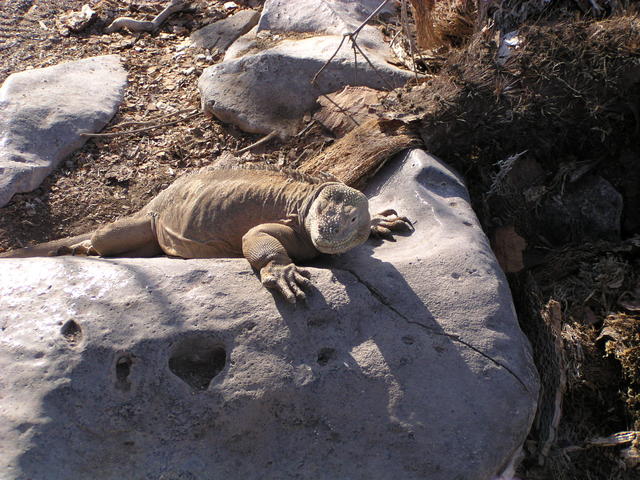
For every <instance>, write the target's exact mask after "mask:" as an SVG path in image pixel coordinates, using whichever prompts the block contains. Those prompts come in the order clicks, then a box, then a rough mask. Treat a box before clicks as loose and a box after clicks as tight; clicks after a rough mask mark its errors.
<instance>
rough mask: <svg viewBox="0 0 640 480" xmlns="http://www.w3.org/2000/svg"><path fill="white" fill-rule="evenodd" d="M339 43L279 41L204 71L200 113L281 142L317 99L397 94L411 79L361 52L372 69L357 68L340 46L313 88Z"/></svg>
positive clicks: (361, 63)
mask: <svg viewBox="0 0 640 480" xmlns="http://www.w3.org/2000/svg"><path fill="white" fill-rule="evenodd" d="M341 40H342V37H338V36H321V37H311V38H305V39H302V40H283V41H281V42H280V43H278V44H277V45H275V46H273V47H271V48H268V49H266V50H262V51H258V52H256V53H253V54H249V55H245V56H242V57H240V58H236V59H233V60H225V61H224V62H222V63H219V64H217V65H213V66H211V67H208V68H206V69H205V70H204V71H203V73H202V76H201V77H200V79H199V81H198V88H199V90H200V95H201V102H202V108H203V110H204V111H206V112H210V113H212V114H213V115H215V116H216V117H218V118H219V119H220V120H222V121H223V122H229V123H233V124H235V125H237V126H239V127H240V128H241V129H242V130H245V131H247V132H252V133H270V132H272V131H274V130H275V131H277V132H278V133H279V134H280V135H281V136H282V137H286V136H288V135H293V134H295V133H297V131H298V128H299V126H300V125H299V122H300V120H301V118H302V117H303V115H304V114H305V113H306V112H308V111H309V110H311V109H312V108H313V107H314V106H315V105H316V98H317V97H318V95H320V94H324V93H330V92H334V91H336V90H339V89H341V88H342V87H344V86H345V85H354V86H358V85H364V86H367V87H371V88H375V89H388V88H396V87H399V86H401V85H403V84H404V83H405V82H406V81H407V80H409V79H410V78H412V75H413V74H412V73H411V72H409V71H406V70H401V69H399V68H397V67H394V66H392V65H390V64H389V63H387V62H386V60H385V57H384V52H383V51H381V50H379V49H370V48H367V47H365V46H362V48H363V49H364V50H365V52H366V54H367V56H368V57H369V59H370V60H371V63H372V64H373V67H372V66H371V65H369V64H368V63H367V62H366V61H365V60H364V59H363V58H362V56H360V57H359V59H358V62H357V66H356V63H355V62H354V58H353V52H352V51H351V49H350V48H349V47H348V45H345V46H343V48H341V49H340V51H339V52H338V54H337V55H336V56H335V58H334V59H333V61H332V62H331V63H329V64H328V66H327V67H326V68H325V70H324V71H323V72H322V73H321V74H320V75H319V77H318V79H317V86H314V85H312V84H311V80H312V79H313V77H314V75H315V74H316V73H317V72H318V71H319V70H320V69H321V68H322V66H323V65H324V64H325V63H326V62H327V60H329V58H330V57H331V55H332V54H333V52H334V51H335V50H336V48H337V47H338V45H339V44H340V41H341ZM374 67H375V68H374Z"/></svg>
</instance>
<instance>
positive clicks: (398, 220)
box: [371, 208, 414, 240]
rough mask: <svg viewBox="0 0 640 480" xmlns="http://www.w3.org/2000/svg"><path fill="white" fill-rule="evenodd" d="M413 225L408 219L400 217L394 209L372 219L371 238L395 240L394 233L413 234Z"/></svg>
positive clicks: (378, 214)
mask: <svg viewBox="0 0 640 480" xmlns="http://www.w3.org/2000/svg"><path fill="white" fill-rule="evenodd" d="M413 230H414V228H413V223H412V222H411V220H409V219H408V218H407V217H400V216H398V212H396V211H395V210H393V209H392V208H390V209H388V210H384V211H382V212H380V213H377V214H375V215H374V216H373V218H371V236H372V237H377V238H379V237H383V238H386V239H388V240H393V234H392V232H411V231H413Z"/></svg>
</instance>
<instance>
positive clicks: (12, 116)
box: [0, 55, 127, 207]
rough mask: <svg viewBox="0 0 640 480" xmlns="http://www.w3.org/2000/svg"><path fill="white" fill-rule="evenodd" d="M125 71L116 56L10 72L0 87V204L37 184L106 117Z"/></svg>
mask: <svg viewBox="0 0 640 480" xmlns="http://www.w3.org/2000/svg"><path fill="white" fill-rule="evenodd" d="M126 83H127V74H126V72H125V70H124V68H123V67H122V65H121V62H120V58H119V57H118V56H117V55H105V56H100V57H92V58H86V59H83V60H77V61H74V62H68V63H61V64H59V65H54V66H52V67H47V68H40V69H37V70H28V71H25V72H21V73H14V74H12V75H10V76H9V77H8V78H7V79H6V80H5V82H4V83H3V85H2V88H0V207H1V206H4V205H6V204H7V203H8V202H9V200H10V199H11V197H12V196H13V195H14V194H15V193H18V192H29V191H31V190H34V189H35V188H37V187H38V186H39V185H40V183H41V182H42V180H43V179H44V178H45V177H46V176H47V175H48V174H49V173H50V172H51V171H53V169H55V168H56V166H57V165H58V164H59V163H60V161H61V160H62V159H63V158H65V157H66V156H67V155H69V154H70V153H72V152H73V151H74V150H76V149H78V148H80V147H81V146H82V145H83V144H84V143H85V142H86V141H87V137H82V136H80V133H81V132H97V131H99V130H101V129H102V128H104V126H105V125H106V124H107V123H108V122H109V120H111V118H112V117H113V115H114V114H115V112H116V110H117V108H118V106H119V105H120V103H121V102H122V99H123V95H124V89H125V86H126Z"/></svg>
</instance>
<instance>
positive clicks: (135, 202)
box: [0, 0, 302, 250]
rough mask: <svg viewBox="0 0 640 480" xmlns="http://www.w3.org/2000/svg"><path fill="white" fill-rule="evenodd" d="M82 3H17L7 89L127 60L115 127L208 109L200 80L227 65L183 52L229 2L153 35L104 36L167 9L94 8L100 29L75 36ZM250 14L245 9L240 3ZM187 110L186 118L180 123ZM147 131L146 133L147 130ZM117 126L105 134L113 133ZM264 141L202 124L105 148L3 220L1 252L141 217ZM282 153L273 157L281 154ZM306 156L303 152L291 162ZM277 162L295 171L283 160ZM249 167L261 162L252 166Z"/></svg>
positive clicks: (0, 37)
mask: <svg viewBox="0 0 640 480" xmlns="http://www.w3.org/2000/svg"><path fill="white" fill-rule="evenodd" d="M84 3H87V2H83V1H79V0H8V1H5V2H3V4H2V6H1V7H0V8H1V9H2V10H1V11H0V83H1V82H3V81H4V80H5V79H6V77H7V76H8V75H9V74H11V73H14V72H19V71H22V70H26V69H29V68H39V67H46V66H49V65H54V64H57V63H60V62H63V61H70V60H76V59H80V58H85V57H89V56H95V55H105V54H118V55H120V56H121V58H122V61H123V64H124V67H125V68H126V70H127V72H128V81H129V85H128V87H127V90H126V94H125V99H124V102H123V104H122V105H121V107H120V108H119V110H118V113H117V114H116V116H115V117H114V119H113V120H112V122H111V125H112V126H113V125H118V124H122V125H124V124H125V123H126V124H129V125H128V126H126V127H125V129H132V128H139V127H140V126H141V125H138V124H137V123H130V122H142V123H148V124H156V123H163V122H171V121H173V120H176V119H179V118H184V117H186V116H187V115H188V113H189V112H191V111H197V110H198V109H199V107H200V104H199V96H198V91H197V86H196V83H197V79H198V77H199V75H200V73H201V72H202V69H203V68H205V67H207V66H209V65H211V64H213V63H215V62H216V61H218V60H219V59H220V57H221V55H220V54H219V53H218V52H216V51H213V52H209V51H204V50H196V49H181V47H180V46H181V45H182V44H183V43H184V42H185V41H186V40H187V39H188V38H189V35H190V33H191V32H192V31H194V30H196V29H198V28H200V27H201V26H204V25H206V24H208V23H210V22H212V21H215V20H218V19H221V18H223V17H225V16H227V15H228V14H229V13H230V12H229V11H227V10H225V9H224V8H223V7H222V2H207V1H194V2H191V8H190V9H188V10H186V11H184V12H181V13H178V14H175V15H173V16H172V17H170V18H169V20H168V21H167V22H166V23H164V24H163V25H162V27H161V28H160V29H159V30H158V31H157V32H154V33H142V34H131V33H128V32H126V31H123V32H119V33H113V34H110V35H107V34H104V33H103V31H104V28H105V27H106V26H107V25H108V24H109V23H110V22H111V21H112V20H113V19H114V18H117V17H120V16H130V17H133V18H136V19H151V18H153V17H154V16H155V15H156V14H157V13H158V12H159V11H160V10H161V9H162V8H163V6H164V5H165V2H158V1H156V2H151V1H131V2H118V1H115V0H102V1H98V2H96V1H91V2H88V4H89V5H90V6H92V7H93V9H94V10H96V12H97V13H98V18H97V20H96V21H95V22H94V23H93V24H92V25H91V26H90V27H89V28H87V29H86V30H84V31H82V32H80V33H71V34H70V35H69V34H66V33H65V32H64V29H63V28H62V25H61V18H62V16H63V15H64V14H65V13H66V12H69V11H79V10H80V9H81V8H82V5H83V4H84ZM237 3H239V4H242V2H237ZM182 110H188V112H186V113H182V114H179V115H172V114H175V113H176V112H180V111H182ZM142 126H144V125H142ZM112 130H114V128H113V127H111V126H108V127H107V128H106V129H105V131H112ZM257 138H258V137H257V136H253V135H248V134H244V133H242V132H240V131H238V130H236V129H234V128H233V127H229V126H223V125H221V124H220V123H219V122H217V121H215V120H211V119H208V118H205V117H204V116H203V115H196V116H195V117H192V118H189V119H187V120H185V121H183V122H180V123H178V124H175V125H170V126H166V127H162V128H157V129H153V130H150V131H148V132H144V133H139V134H135V135H126V136H115V137H112V138H96V139H92V140H90V141H88V142H87V144H86V145H85V146H84V148H82V149H80V150H79V151H77V152H76V153H75V154H73V155H72V156H71V157H69V158H68V159H67V160H66V161H65V162H63V164H62V165H61V166H60V167H59V168H58V169H57V170H56V171H55V172H54V173H53V174H52V175H51V176H49V177H48V178H47V179H46V180H45V181H44V182H43V183H42V185H41V186H40V187H39V188H38V189H36V190H35V191H33V192H30V193H25V194H19V195H16V196H15V197H14V198H13V200H12V201H11V203H10V204H9V205H8V206H6V207H4V208H3V209H2V212H1V214H0V250H2V249H7V248H15V247H20V246H26V245H29V244H32V243H37V242H42V241H46V240H51V239H54V238H59V237H63V236H68V235H74V234H79V233H84V232H86V231H89V230H91V229H92V228H94V227H95V226H96V225H100V224H103V223H105V222H110V221H112V220H114V219H116V218H118V217H120V216H122V215H126V214H129V213H132V212H134V211H136V210H138V209H139V208H140V207H141V206H143V205H144V204H145V203H146V202H147V201H148V200H149V199H150V198H152V197H153V196H154V195H155V194H156V193H158V192H159V191H160V190H162V189H163V188H165V187H166V186H167V185H169V184H170V183H171V182H172V181H173V180H174V179H175V177H176V176H177V175H178V174H181V173H182V172H184V171H186V170H189V169H193V168H197V167H201V166H204V165H208V164H210V163H212V162H214V161H215V159H216V158H217V157H218V156H219V154H220V153H221V152H223V151H231V152H234V151H236V150H237V149H239V148H242V147H244V146H247V145H249V144H251V143H252V142H254V141H255V140H256V139H257ZM272 150H273V149H272ZM298 153H302V152H297V150H294V152H292V153H291V154H290V156H289V159H290V158H292V156H293V155H296V156H297V154H298ZM268 158H269V161H271V162H278V161H279V162H280V164H283V163H285V162H288V160H289V159H287V158H280V156H279V155H278V152H276V153H273V152H270V155H268ZM249 160H259V158H255V157H252V156H249Z"/></svg>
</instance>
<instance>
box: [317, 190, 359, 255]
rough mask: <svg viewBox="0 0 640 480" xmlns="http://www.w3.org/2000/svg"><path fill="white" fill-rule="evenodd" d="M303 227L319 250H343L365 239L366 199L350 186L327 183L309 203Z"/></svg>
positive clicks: (337, 251) (339, 251)
mask: <svg viewBox="0 0 640 480" xmlns="http://www.w3.org/2000/svg"><path fill="white" fill-rule="evenodd" d="M304 226H305V228H306V230H307V232H308V233H309V235H310V236H311V241H312V242H313V245H314V246H315V247H316V248H317V249H318V250H319V251H320V252H322V253H329V254H333V253H342V252H346V251H347V250H350V249H352V248H353V247H357V246H358V245H360V244H362V243H364V242H365V241H366V240H367V238H369V233H370V229H371V217H370V216H369V201H368V200H367V197H365V196H364V194H362V193H361V192H359V191H358V190H356V189H354V188H351V187H347V186H346V185H343V184H340V183H336V184H329V185H327V186H325V187H324V188H323V189H322V190H321V191H320V193H319V195H318V197H317V198H316V199H315V200H314V201H313V203H312V204H311V208H310V209H309V213H308V214H307V216H306V218H305V221H304Z"/></svg>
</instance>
